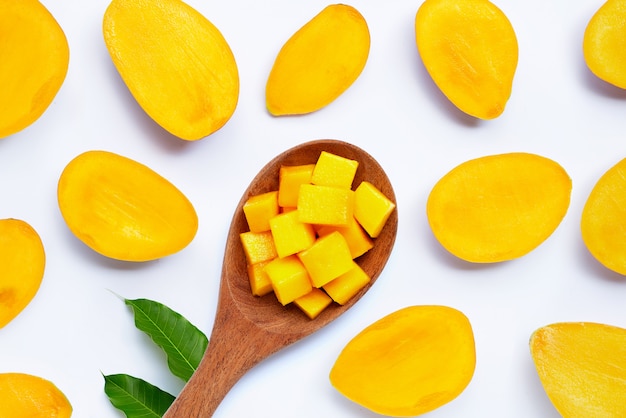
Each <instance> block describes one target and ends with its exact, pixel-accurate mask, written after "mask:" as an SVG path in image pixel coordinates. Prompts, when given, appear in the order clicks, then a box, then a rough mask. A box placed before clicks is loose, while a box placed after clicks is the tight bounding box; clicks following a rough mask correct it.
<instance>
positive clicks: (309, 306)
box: [293, 287, 333, 319]
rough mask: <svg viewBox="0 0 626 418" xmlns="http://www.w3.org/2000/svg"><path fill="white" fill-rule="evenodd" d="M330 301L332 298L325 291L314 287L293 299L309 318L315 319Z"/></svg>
mask: <svg viewBox="0 0 626 418" xmlns="http://www.w3.org/2000/svg"><path fill="white" fill-rule="evenodd" d="M332 302H333V300H332V299H331V297H330V296H328V294H326V292H324V291H323V290H320V289H318V288H316V287H314V288H313V289H311V291H310V292H309V293H307V294H306V295H304V296H301V297H299V298H298V299H296V300H294V301H293V303H295V304H296V306H297V307H298V308H300V309H301V310H302V312H304V313H305V314H306V316H308V317H309V318H310V319H315V318H316V317H317V316H318V315H319V314H320V313H322V311H323V310H324V309H326V307H327V306H328V305H330V304H331V303H332Z"/></svg>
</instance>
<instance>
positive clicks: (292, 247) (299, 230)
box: [270, 210, 315, 257]
mask: <svg viewBox="0 0 626 418" xmlns="http://www.w3.org/2000/svg"><path fill="white" fill-rule="evenodd" d="M270 230H271V231H272V236H273V237H274V245H275V246H276V252H277V253H278V256H279V257H287V256H288V255H292V254H295V253H298V252H300V251H302V250H306V249H307V248H309V247H310V246H311V245H313V243H314V242H315V230H314V229H313V225H310V224H306V223H303V222H300V216H299V214H298V211H297V210H295V211H291V212H286V213H281V214H280V215H276V216H275V217H273V218H272V219H270Z"/></svg>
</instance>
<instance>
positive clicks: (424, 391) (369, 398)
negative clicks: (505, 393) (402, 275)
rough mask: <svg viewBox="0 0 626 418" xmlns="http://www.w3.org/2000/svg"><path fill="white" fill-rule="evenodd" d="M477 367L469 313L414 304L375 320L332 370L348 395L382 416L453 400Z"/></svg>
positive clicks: (408, 413)
mask: <svg viewBox="0 0 626 418" xmlns="http://www.w3.org/2000/svg"><path fill="white" fill-rule="evenodd" d="M475 367H476V349H475V346H474V333H473V331H472V327H471V324H470V322H469V320H468V319H467V317H466V316H465V315H464V314H463V313H461V312H459V311H458V310H456V309H453V308H449V307H446V306H411V307H408V308H404V309H400V310H398V311H396V312H393V313H392V314H390V315H388V316H386V317H384V318H382V319H380V320H378V321H376V322H375V323H373V324H372V325H370V326H368V327H367V328H365V329H364V330H363V331H361V332H360V333H359V334H358V335H357V336H356V337H354V338H353V339H352V340H351V341H350V342H349V343H348V344H347V345H346V347H345V348H344V349H343V351H342V352H341V354H339V357H338V358H337V360H336V362H335V364H334V365H333V367H332V370H331V372H330V381H331V383H332V385H333V386H334V387H335V388H336V389H337V390H338V391H339V392H340V393H342V394H343V395H344V396H345V397H347V398H348V399H350V400H352V401H354V402H356V403H358V404H359V405H362V406H363V407H365V408H368V409H370V410H372V411H374V412H376V413H378V414H382V415H389V416H397V417H404V416H415V415H419V414H423V413H426V412H429V411H432V410H434V409H436V408H439V407H440V406H442V405H444V404H446V403H448V402H450V401H452V400H453V399H455V398H456V397H457V396H458V395H460V394H461V392H463V390H465V388H466V387H467V385H468V384H469V382H470V381H471V379H472V376H473V374H474V369H475Z"/></svg>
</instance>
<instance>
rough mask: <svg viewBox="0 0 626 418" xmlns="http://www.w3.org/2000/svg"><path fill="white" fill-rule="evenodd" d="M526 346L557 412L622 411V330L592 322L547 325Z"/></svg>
mask: <svg viewBox="0 0 626 418" xmlns="http://www.w3.org/2000/svg"><path fill="white" fill-rule="evenodd" d="M530 351H531V354H532V358H533V361H534V362H535V366H536V369H537V373H538V375H539V379H540V380H541V384H542V385H543V388H544V390H545V392H546V394H547V395H548V397H549V398H550V401H552V404H553V405H554V407H555V408H556V409H557V411H559V413H560V414H561V416H563V417H566V418H569V417H572V418H573V417H581V418H582V417H615V418H618V417H625V416H626V402H624V394H625V393H626V329H623V328H619V327H615V326H611V325H605V324H599V323H593V322H562V323H555V324H550V325H547V326H544V327H541V328H539V329H537V330H536V331H535V332H534V333H533V334H532V336H531V338H530Z"/></svg>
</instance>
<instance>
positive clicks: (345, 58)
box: [265, 4, 370, 116]
mask: <svg viewBox="0 0 626 418" xmlns="http://www.w3.org/2000/svg"><path fill="white" fill-rule="evenodd" d="M369 50H370V33H369V28H368V27H367V22H366V21H365V19H364V18H363V16H362V15H361V14H360V13H359V12H358V11H357V10H356V9H355V8H354V7H352V6H348V5H345V4H332V5H329V6H327V7H326V8H324V10H322V11H321V12H320V13H319V14H318V15H316V16H315V17H314V18H313V19H311V20H310V21H309V22H307V23H306V24H305V25H304V26H303V27H302V28H300V29H299V30H298V31H297V32H296V33H295V34H294V35H293V36H292V37H291V38H289V40H288V41H287V42H286V43H285V44H284V45H283V47H282V48H281V50H280V52H279V53H278V56H277V57H276V60H275V62H274V66H273V67H272V70H271V72H270V74H269V77H268V80H267V85H266V89H265V97H266V104H267V109H268V110H269V112H270V113H271V114H272V115H275V116H281V115H295V114H305V113H311V112H314V111H316V110H319V109H321V108H323V107H324V106H326V105H328V104H330V103H331V102H332V101H334V100H335V99H336V98H337V97H339V96H340V95H341V94H342V93H343V92H344V91H346V90H347V89H348V87H350V86H351V85H352V84H353V83H354V82H355V81H356V79H357V78H358V77H359V75H360V74H361V72H362V71H363V68H364V67H365V63H366V62H367V58H368V56H369Z"/></svg>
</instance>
